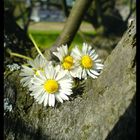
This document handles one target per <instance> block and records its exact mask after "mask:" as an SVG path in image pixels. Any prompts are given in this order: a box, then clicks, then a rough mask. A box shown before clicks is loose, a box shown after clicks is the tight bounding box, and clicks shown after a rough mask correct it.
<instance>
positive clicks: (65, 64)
mask: <svg viewBox="0 0 140 140" xmlns="http://www.w3.org/2000/svg"><path fill="white" fill-rule="evenodd" d="M62 66H63V68H64V69H67V70H69V69H71V67H72V66H73V57H72V56H66V57H65V58H64V61H63V63H62Z"/></svg>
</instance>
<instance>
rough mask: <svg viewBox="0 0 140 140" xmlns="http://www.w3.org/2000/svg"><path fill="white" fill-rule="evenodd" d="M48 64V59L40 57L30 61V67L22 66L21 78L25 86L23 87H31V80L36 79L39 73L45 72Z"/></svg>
mask: <svg viewBox="0 0 140 140" xmlns="http://www.w3.org/2000/svg"><path fill="white" fill-rule="evenodd" d="M47 63H49V62H48V61H47V60H46V59H44V58H42V56H40V55H38V56H37V57H36V58H35V59H34V60H29V61H28V64H29V67H28V66H25V65H22V69H21V73H20V76H22V77H23V78H22V79H21V81H20V82H21V83H22V84H23V86H24V87H25V86H30V85H31V79H32V78H33V77H34V75H38V72H39V71H44V67H45V65H46V64H47Z"/></svg>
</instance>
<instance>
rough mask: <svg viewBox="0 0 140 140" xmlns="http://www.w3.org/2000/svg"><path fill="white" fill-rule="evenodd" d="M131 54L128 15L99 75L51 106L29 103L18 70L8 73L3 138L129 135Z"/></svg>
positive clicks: (127, 138) (91, 139)
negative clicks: (9, 106)
mask: <svg viewBox="0 0 140 140" xmlns="http://www.w3.org/2000/svg"><path fill="white" fill-rule="evenodd" d="M135 57H136V22H135V20H134V21H133V23H132V24H131V26H130V27H129V28H128V30H127V31H126V33H125V34H124V36H123V37H122V39H121V40H120V42H119V43H118V45H117V46H116V47H115V49H114V50H113V51H112V52H111V54H110V55H109V56H108V58H107V59H106V61H105V63H104V69H103V71H102V74H101V75H100V77H99V78H98V79H96V80H92V79H88V80H87V81H86V83H85V89H84V90H83V93H82V92H80V93H81V95H80V94H79V91H77V90H75V94H76V95H75V96H76V97H75V98H74V97H73V98H71V100H70V101H67V102H65V103H63V104H57V106H56V107H55V108H51V107H43V106H42V105H39V104H37V103H35V102H34V100H33V98H32V97H30V95H29V93H28V91H26V90H25V89H23V87H22V86H21V85H20V83H19V80H20V78H19V72H18V71H15V72H13V73H12V74H11V75H10V76H8V77H7V78H6V79H5V85H4V87H5V97H6V95H11V96H7V98H8V97H9V100H10V99H11V98H12V97H13V96H14V97H15V98H14V99H13V102H11V104H12V106H13V110H12V111H11V112H7V113H6V115H5V117H4V136H5V140H8V139H17V140H19V139H20V140H31V139H33V140H37V139H40V140H46V139H47V140H56V139H57V140H64V139H67V140H70V139H72V140H105V139H106V140H110V139H111V140H122V139H123V140H132V139H135V121H136V116H135V92H136V69H135V68H136V63H135ZM17 77H18V78H17ZM81 91H82V89H81Z"/></svg>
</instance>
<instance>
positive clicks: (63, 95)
mask: <svg viewBox="0 0 140 140" xmlns="http://www.w3.org/2000/svg"><path fill="white" fill-rule="evenodd" d="M59 95H60V97H61V98H62V99H63V100H69V98H68V97H67V96H66V95H65V94H64V93H61V92H60V93H59Z"/></svg>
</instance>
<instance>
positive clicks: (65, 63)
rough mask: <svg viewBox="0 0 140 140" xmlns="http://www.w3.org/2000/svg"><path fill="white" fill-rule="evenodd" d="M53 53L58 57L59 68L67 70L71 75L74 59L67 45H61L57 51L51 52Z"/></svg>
mask: <svg viewBox="0 0 140 140" xmlns="http://www.w3.org/2000/svg"><path fill="white" fill-rule="evenodd" d="M53 54H54V55H55V56H56V57H57V58H58V59H59V61H60V66H61V68H62V69H64V70H68V72H69V73H70V74H71V75H72V76H73V74H74V73H73V72H74V68H75V66H74V64H75V60H74V58H73V56H72V55H71V53H70V52H69V51H68V46H67V45H62V46H61V47H59V48H57V52H53Z"/></svg>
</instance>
